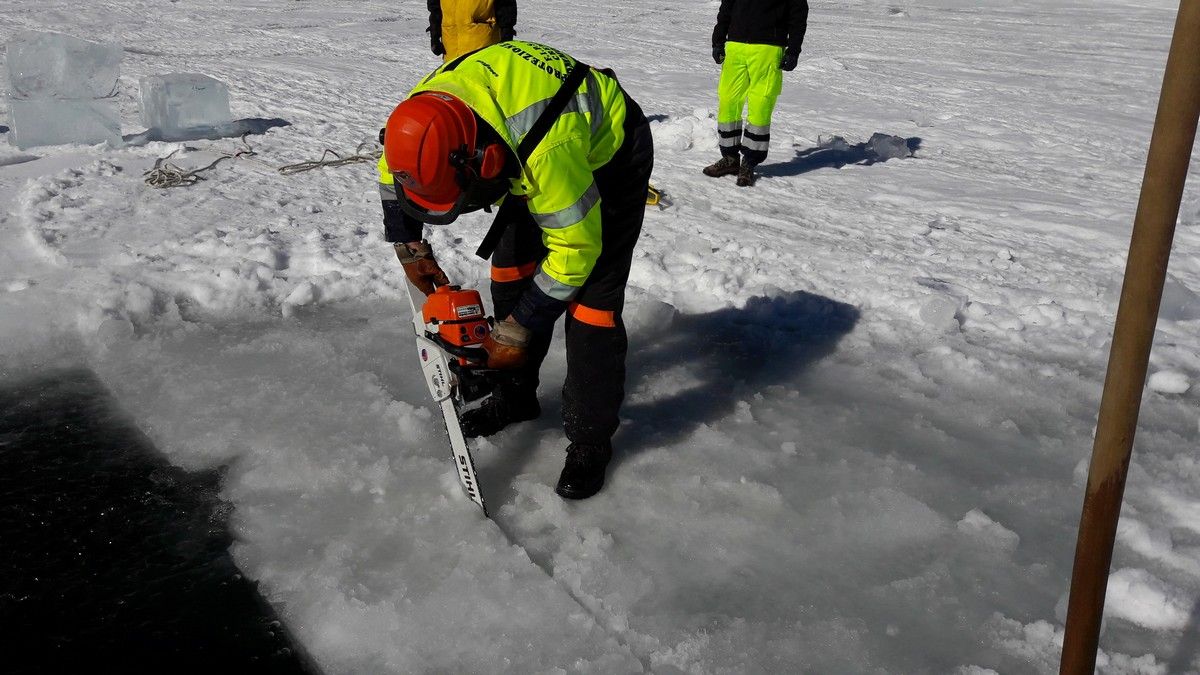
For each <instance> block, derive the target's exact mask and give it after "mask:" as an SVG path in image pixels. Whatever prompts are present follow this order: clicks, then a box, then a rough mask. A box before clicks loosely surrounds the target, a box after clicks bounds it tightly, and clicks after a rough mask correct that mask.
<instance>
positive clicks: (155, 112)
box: [141, 73, 233, 133]
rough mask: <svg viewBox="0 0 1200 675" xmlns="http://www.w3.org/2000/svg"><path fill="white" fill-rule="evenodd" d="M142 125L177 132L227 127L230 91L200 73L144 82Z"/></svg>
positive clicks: (153, 76) (148, 79)
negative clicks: (197, 128)
mask: <svg viewBox="0 0 1200 675" xmlns="http://www.w3.org/2000/svg"><path fill="white" fill-rule="evenodd" d="M141 87H142V91H141V107H142V123H143V124H145V125H146V126H147V127H149V128H151V129H159V130H161V131H164V132H168V133H170V132H177V131H182V130H185V129H190V128H194V127H207V126H216V125H219V124H227V123H229V122H230V121H232V119H233V116H232V115H231V114H230V112H229V88H228V87H226V86H225V84H224V83H223V82H221V81H220V80H216V79H214V78H211V77H209V76H207V75H200V74H198V73H168V74H166V75H151V76H149V77H143V78H142V79H141Z"/></svg>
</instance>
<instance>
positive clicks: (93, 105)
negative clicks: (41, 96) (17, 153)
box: [8, 98, 121, 150]
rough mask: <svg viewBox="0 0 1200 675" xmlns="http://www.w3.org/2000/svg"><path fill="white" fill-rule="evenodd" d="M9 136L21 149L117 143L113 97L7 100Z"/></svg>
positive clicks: (117, 112) (118, 116)
mask: <svg viewBox="0 0 1200 675" xmlns="http://www.w3.org/2000/svg"><path fill="white" fill-rule="evenodd" d="M8 112H9V120H10V126H11V127H12V129H11V130H10V131H9V137H10V138H11V139H12V143H13V145H16V146H17V147H18V148H21V149H22V150H24V149H26V148H32V147H34V146H37V145H58V144H60V143H104V142H109V143H112V144H113V145H116V144H118V143H120V141H121V113H120V110H118V108H117V100H116V98H108V99H96V100H78V101H58V100H47V101H23V100H21V99H9V101H8Z"/></svg>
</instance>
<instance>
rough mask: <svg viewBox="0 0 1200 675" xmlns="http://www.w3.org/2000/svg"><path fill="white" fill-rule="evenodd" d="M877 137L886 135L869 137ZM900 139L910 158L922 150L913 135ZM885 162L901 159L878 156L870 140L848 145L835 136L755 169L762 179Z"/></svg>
mask: <svg viewBox="0 0 1200 675" xmlns="http://www.w3.org/2000/svg"><path fill="white" fill-rule="evenodd" d="M878 136H886V134H875V136H873V137H872V138H875V137H878ZM894 138H899V137H894ZM901 140H903V141H904V144H905V145H906V146H907V147H908V153H909V155H911V154H912V153H915V152H916V151H917V150H919V149H920V148H921V139H920V138H917V137H915V136H914V137H912V138H905V139H901ZM888 159H900V158H899V157H895V156H893V157H888V156H883V155H881V154H880V153H879V152H878V151H877V150H876V149H875V146H873V144H872V142H871V141H864V142H862V143H855V144H853V145H851V144H850V143H847V142H846V141H845V140H844V139H842V138H841V137H838V136H835V137H833V138H832V139H830V140H828V141H824V142H822V143H821V144H820V145H818V146H816V147H813V148H806V149H804V150H797V151H796V154H795V156H794V157H792V158H791V159H790V160H788V161H785V162H779V163H774V164H762V165H760V166H759V167H758V173H759V174H760V175H763V176H799V175H801V174H805V173H808V172H810V171H816V170H817V169H840V168H842V167H843V166H846V165H847V164H857V165H859V166H870V165H872V164H874V163H876V162H886V161H887V160H888Z"/></svg>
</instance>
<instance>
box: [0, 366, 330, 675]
mask: <svg viewBox="0 0 1200 675" xmlns="http://www.w3.org/2000/svg"><path fill="white" fill-rule="evenodd" d="M219 481H220V475H219V473H218V472H216V471H210V472H204V473H189V472H186V471H183V470H182V469H179V468H176V467H173V466H171V465H170V464H168V463H167V462H166V460H164V459H163V458H162V457H161V456H160V455H159V454H158V453H157V452H156V451H155V450H154V448H153V447H152V446H151V445H150V443H149V441H148V440H147V439H146V437H145V436H143V435H142V434H141V433H140V432H139V431H138V430H137V429H136V428H134V427H133V426H132V425H131V424H130V423H129V422H128V420H126V419H125V418H124V417H123V416H122V415H121V413H120V411H118V410H117V409H116V408H115V405H114V402H113V399H112V397H111V396H110V395H109V394H108V392H106V391H105V389H104V387H103V386H102V385H101V384H100V383H99V381H97V380H96V378H95V377H94V376H93V375H92V374H91V373H89V372H87V371H86V370H68V371H58V372H56V373H54V374H53V375H51V376H48V377H42V378H38V379H35V380H27V381H23V382H18V383H16V384H15V385H8V384H6V385H2V386H0V672H6V673H14V672H19V673H76V672H78V673H117V672H120V673H143V672H145V673H241V672H246V673H315V672H316V670H315V668H314V667H313V666H312V665H311V661H310V660H309V659H308V658H307V657H306V656H305V654H304V653H303V652H302V651H301V650H300V649H299V647H298V645H297V644H296V643H295V642H294V641H293V640H292V639H291V636H290V635H288V632H287V631H286V629H284V627H283V626H282V624H280V622H279V621H278V620H277V618H276V617H275V616H274V615H273V613H272V611H271V608H270V606H269V605H268V604H267V603H266V602H265V601H263V599H262V598H261V597H260V596H259V595H258V593H257V591H256V589H255V584H254V583H253V582H250V581H248V580H246V579H245V578H243V577H242V576H241V575H240V574H239V572H238V569H237V567H236V566H234V563H233V560H232V558H231V557H230V555H229V552H228V549H229V545H230V543H231V541H232V539H231V537H230V534H229V531H228V527H227V521H228V515H229V507H228V505H227V504H226V503H224V502H222V501H221V499H220V498H219V496H218V487H219Z"/></svg>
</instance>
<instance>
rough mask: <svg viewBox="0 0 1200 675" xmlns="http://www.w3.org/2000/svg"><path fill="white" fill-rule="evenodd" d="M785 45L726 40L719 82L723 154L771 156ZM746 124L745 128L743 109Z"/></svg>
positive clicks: (758, 159)
mask: <svg viewBox="0 0 1200 675" xmlns="http://www.w3.org/2000/svg"><path fill="white" fill-rule="evenodd" d="M782 60H783V47H779V46H777V45H752V44H746V43H744V42H726V43H725V62H724V63H723V64H722V65H721V79H720V81H719V82H718V83H717V131H718V133H719V134H720V137H721V154H722V155H725V156H737V155H738V154H742V155H744V156H745V158H746V161H747V162H749V163H751V164H758V163H760V162H762V161H763V160H764V159H766V158H767V147H768V146H769V145H770V142H771V113H772V112H774V110H775V101H776V99H778V98H779V92H781V91H783V70H782V69H781V68H780V67H779V63H780V61H782ZM743 110H746V125H745V129H744V131H743V128H742V111H743Z"/></svg>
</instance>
